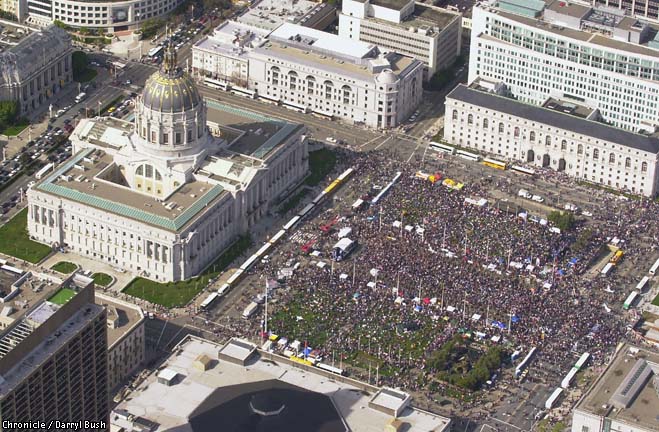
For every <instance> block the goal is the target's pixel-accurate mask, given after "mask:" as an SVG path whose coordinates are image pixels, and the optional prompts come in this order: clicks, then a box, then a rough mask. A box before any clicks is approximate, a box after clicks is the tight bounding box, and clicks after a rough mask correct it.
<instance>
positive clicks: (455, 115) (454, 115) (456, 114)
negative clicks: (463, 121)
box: [451, 110, 458, 120]
mask: <svg viewBox="0 0 659 432" xmlns="http://www.w3.org/2000/svg"><path fill="white" fill-rule="evenodd" d="M451 117H452V118H453V120H457V119H458V110H453V114H452V116H451Z"/></svg>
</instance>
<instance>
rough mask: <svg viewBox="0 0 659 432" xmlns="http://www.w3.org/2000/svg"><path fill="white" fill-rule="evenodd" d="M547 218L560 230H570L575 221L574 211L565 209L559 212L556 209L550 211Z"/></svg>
mask: <svg viewBox="0 0 659 432" xmlns="http://www.w3.org/2000/svg"><path fill="white" fill-rule="evenodd" d="M547 219H548V220H549V221H550V222H552V223H553V224H554V225H555V226H556V227H557V228H560V230H561V231H570V230H571V229H572V228H573V227H574V224H575V223H576V218H575V217H574V213H572V212H569V211H566V212H560V211H558V210H555V211H552V212H551V213H549V215H548V216H547Z"/></svg>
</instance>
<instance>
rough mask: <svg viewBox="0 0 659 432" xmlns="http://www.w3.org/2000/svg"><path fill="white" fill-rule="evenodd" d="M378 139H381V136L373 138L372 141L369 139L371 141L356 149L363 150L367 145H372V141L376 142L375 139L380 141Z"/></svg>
mask: <svg viewBox="0 0 659 432" xmlns="http://www.w3.org/2000/svg"><path fill="white" fill-rule="evenodd" d="M380 138H382V137H381V136H378V137H375V138H373V139H371V140H368V141H366V142H365V143H363V144H362V145H360V146H358V147H357V148H358V149H360V150H361V149H363V148H364V147H366V146H367V145H369V144H370V143H372V142H373V141H375V140H377V139H380Z"/></svg>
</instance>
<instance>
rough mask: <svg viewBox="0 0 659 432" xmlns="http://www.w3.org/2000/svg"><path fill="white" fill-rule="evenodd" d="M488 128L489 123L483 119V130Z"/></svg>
mask: <svg viewBox="0 0 659 432" xmlns="http://www.w3.org/2000/svg"><path fill="white" fill-rule="evenodd" d="M487 127H488V121H487V119H483V129H487Z"/></svg>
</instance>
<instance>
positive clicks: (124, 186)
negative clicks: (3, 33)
mask: <svg viewBox="0 0 659 432" xmlns="http://www.w3.org/2000/svg"><path fill="white" fill-rule="evenodd" d="M216 105H217V107H219V109H222V105H221V104H217V103H216ZM223 110H224V112H225V114H224V115H223V118H224V119H225V120H226V121H227V124H225V125H220V126H218V128H219V131H220V132H219V133H220V137H214V136H212V135H211V133H209V129H208V126H207V123H206V114H207V109H206V101H205V100H203V99H202V98H201V96H200V94H199V92H198V91H197V88H196V86H195V84H194V82H193V81H192V79H191V78H190V77H189V76H188V75H187V74H186V73H184V72H183V71H182V70H181V69H180V68H179V67H178V66H177V63H176V52H175V50H174V48H173V47H169V48H168V50H167V52H166V54H165V59H164V61H163V65H162V68H161V70H159V71H157V72H156V73H154V74H153V75H152V76H151V77H150V78H149V79H148V80H147V82H146V84H145V87H144V91H143V93H142V94H141V95H140V96H138V97H137V99H136V101H135V119H134V121H133V122H132V123H131V122H127V121H123V120H119V119H115V118H112V117H97V118H91V119H83V120H81V121H80V122H78V125H77V127H76V128H75V129H74V131H73V132H72V134H71V136H70V139H71V141H72V145H73V156H72V157H71V158H70V159H69V160H68V161H67V162H66V163H64V164H62V165H59V166H58V167H57V168H56V169H55V170H54V171H53V172H51V173H50V174H49V175H47V176H46V177H44V178H43V179H41V180H40V181H38V182H37V183H36V184H35V185H33V187H31V188H30V189H28V191H27V198H28V203H29V211H28V230H29V233H30V236H31V237H32V238H33V239H35V240H36V241H39V242H42V243H45V244H47V245H51V246H53V245H57V246H58V247H66V248H68V249H69V250H71V251H73V252H75V253H78V254H80V255H83V256H87V257H90V258H92V259H96V260H100V261H103V262H105V263H108V264H110V265H112V266H115V267H118V268H121V269H124V270H126V271H129V272H131V273H133V274H136V275H141V276H143V277H146V278H151V279H154V280H158V281H177V280H182V279H188V278H190V277H193V276H196V275H198V274H199V273H200V272H201V271H203V270H204V269H205V268H206V267H207V266H208V265H209V264H211V263H212V262H213V261H214V260H215V259H216V258H217V256H218V255H219V254H220V253H221V252H222V251H224V250H225V249H226V248H227V247H228V246H230V245H231V244H232V243H233V242H234V241H235V240H236V239H237V237H238V236H239V235H241V234H243V233H245V232H247V231H248V230H249V229H250V228H251V227H252V226H254V224H256V223H257V222H258V221H259V220H261V218H262V217H263V216H265V215H266V213H267V212H268V210H269V209H270V206H271V205H272V204H273V203H274V202H277V199H278V198H279V197H281V196H283V195H284V194H285V193H286V192H288V191H289V189H290V188H291V187H295V186H296V185H297V184H298V183H299V182H300V181H301V180H302V179H303V178H304V177H305V176H306V174H307V171H308V149H307V140H306V137H305V135H304V126H302V125H297V124H290V123H286V122H282V121H278V120H274V119H270V118H266V117H263V116H258V115H255V114H253V113H251V112H241V111H240V110H236V109H230V108H227V107H224V108H223Z"/></svg>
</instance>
